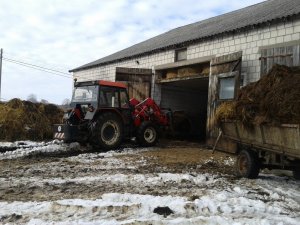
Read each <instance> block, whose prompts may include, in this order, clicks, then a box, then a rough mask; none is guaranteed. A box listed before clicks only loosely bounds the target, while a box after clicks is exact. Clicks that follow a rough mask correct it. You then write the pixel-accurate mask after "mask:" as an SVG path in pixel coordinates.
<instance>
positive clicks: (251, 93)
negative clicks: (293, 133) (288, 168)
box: [216, 65, 300, 126]
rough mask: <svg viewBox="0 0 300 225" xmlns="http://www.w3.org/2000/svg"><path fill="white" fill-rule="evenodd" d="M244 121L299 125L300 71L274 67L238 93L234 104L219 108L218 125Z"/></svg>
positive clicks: (217, 114) (296, 68)
mask: <svg viewBox="0 0 300 225" xmlns="http://www.w3.org/2000/svg"><path fill="white" fill-rule="evenodd" d="M224 119H225V120H226V119H237V120H241V121H242V122H243V124H244V125H246V126H251V125H253V124H258V125H259V124H262V123H272V124H280V123H296V124H300V67H287V66H282V65H274V66H273V68H272V69H271V70H270V71H269V72H268V74H266V75H265V76H263V77H262V78H261V79H260V80H259V81H257V82H255V83H251V84H249V85H247V86H245V87H243V88H241V90H240V91H239V93H238V98H237V100H236V101H233V102H226V103H223V104H221V105H220V106H219V107H218V108H217V112H216V121H217V122H218V123H220V122H221V121H222V120H224Z"/></svg>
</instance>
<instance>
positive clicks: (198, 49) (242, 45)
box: [74, 19, 300, 103]
mask: <svg viewBox="0 0 300 225" xmlns="http://www.w3.org/2000/svg"><path fill="white" fill-rule="evenodd" d="M299 40H300V19H297V20H294V21H289V22H280V23H277V24H273V25H270V26H267V27H266V26H265V27H263V28H254V29H251V30H248V31H245V32H241V33H238V34H234V35H232V34H230V35H223V36H222V37H218V38H214V39H212V40H208V41H203V42H200V43H197V44H194V45H190V46H188V48H187V58H188V59H195V58H201V57H204V56H211V55H215V56H221V55H225V54H229V53H233V52H236V51H243V58H242V77H243V81H244V84H247V83H249V82H254V81H256V80H258V79H259V78H260V61H259V57H260V50H259V49H260V48H262V47H267V46H270V45H276V44H283V43H286V42H292V41H299ZM299 42H300V41H299ZM136 60H138V61H139V65H138V64H137V63H136ZM172 62H174V50H168V51H165V52H160V53H155V54H152V55H148V56H144V57H140V58H135V59H132V60H128V61H122V62H118V63H113V64H109V65H106V66H101V67H97V68H92V69H88V70H83V71H79V72H75V73H74V77H75V78H78V80H79V81H83V80H95V79H104V80H111V81H114V80H115V68H116V67H133V68H150V69H153V68H154V66H156V65H162V64H166V63H172ZM152 96H153V97H154V99H155V100H156V101H158V103H159V102H160V98H161V93H160V87H159V85H155V86H154V85H152Z"/></svg>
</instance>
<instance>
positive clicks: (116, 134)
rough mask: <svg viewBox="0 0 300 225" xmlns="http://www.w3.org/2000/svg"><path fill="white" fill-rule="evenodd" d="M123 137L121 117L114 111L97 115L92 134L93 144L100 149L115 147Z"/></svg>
mask: <svg viewBox="0 0 300 225" xmlns="http://www.w3.org/2000/svg"><path fill="white" fill-rule="evenodd" d="M122 139H123V124H122V120H121V118H120V117H119V116H118V115H116V114H114V113H104V114H102V115H101V116H99V118H98V120H97V123H96V127H95V130H94V135H93V142H94V145H96V146H97V147H100V148H101V149H102V150H111V149H116V148H117V147H119V146H120V144H121V141H122Z"/></svg>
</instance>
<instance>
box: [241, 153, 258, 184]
mask: <svg viewBox="0 0 300 225" xmlns="http://www.w3.org/2000/svg"><path fill="white" fill-rule="evenodd" d="M259 170H260V163H259V159H258V156H257V154H256V153H255V152H253V151H247V150H242V151H241V152H240V153H239V155H238V157H237V159H236V173H237V176H238V177H246V178H249V179H255V178H257V177H258V174H259Z"/></svg>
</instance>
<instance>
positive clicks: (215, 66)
mask: <svg viewBox="0 0 300 225" xmlns="http://www.w3.org/2000/svg"><path fill="white" fill-rule="evenodd" d="M241 61H242V52H236V53H232V54H229V55H224V56H220V57H216V58H213V59H212V60H211V63H210V74H209V87H208V104H207V124H206V137H207V144H208V145H210V146H213V145H214V143H215V141H216V139H217V137H218V135H219V129H218V127H217V124H216V122H215V114H216V108H217V107H218V105H220V104H221V103H222V102H225V101H232V100H234V99H236V97H237V91H238V89H239V88H240V74H241ZM218 143H219V146H221V147H220V148H222V149H224V148H226V151H232V152H234V151H235V147H236V146H234V144H233V143H229V142H228V141H226V140H220V141H219V142H218ZM228 148H230V149H228Z"/></svg>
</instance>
